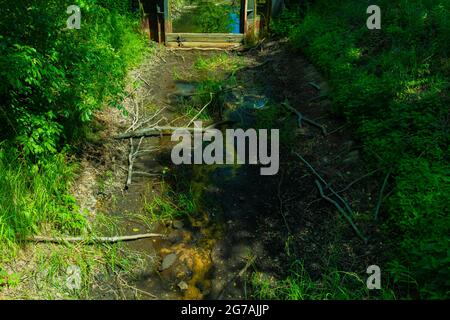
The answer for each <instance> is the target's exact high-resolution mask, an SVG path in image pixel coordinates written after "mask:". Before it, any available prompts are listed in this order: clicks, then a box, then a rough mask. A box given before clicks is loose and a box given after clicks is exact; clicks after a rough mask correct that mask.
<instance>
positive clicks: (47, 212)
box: [0, 147, 85, 242]
mask: <svg viewBox="0 0 450 320" xmlns="http://www.w3.org/2000/svg"><path fill="white" fill-rule="evenodd" d="M73 174H74V166H73V165H71V164H68V163H67V161H66V159H65V156H64V155H63V154H58V155H55V156H53V157H52V158H51V161H48V162H46V163H45V164H40V165H37V164H35V165H30V164H28V163H26V162H25V161H24V160H23V159H21V158H20V157H19V156H18V152H15V151H13V150H12V149H8V148H4V147H3V148H1V149H0V241H7V242H11V241H14V240H16V239H17V238H21V237H25V236H27V235H30V234H32V233H35V232H37V231H38V230H39V229H40V228H42V227H44V226H45V225H46V224H49V225H51V226H52V227H51V228H57V229H59V230H60V231H63V232H79V231H80V230H81V229H82V228H83V227H84V223H85V222H84V221H85V220H84V217H83V215H82V214H80V212H79V210H78V208H77V206H76V203H75V199H74V198H73V197H72V196H70V195H69V193H68V188H69V185H70V182H71V180H72V178H73Z"/></svg>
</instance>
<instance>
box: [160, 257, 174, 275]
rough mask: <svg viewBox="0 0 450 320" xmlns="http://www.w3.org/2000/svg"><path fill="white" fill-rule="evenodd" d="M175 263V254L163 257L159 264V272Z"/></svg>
mask: <svg viewBox="0 0 450 320" xmlns="http://www.w3.org/2000/svg"><path fill="white" fill-rule="evenodd" d="M175 261H177V255H176V254H175V253H170V254H168V255H167V256H165V257H164V259H163V261H162V264H161V269H160V270H161V271H164V270H166V269H169V268H170V267H171V266H172V265H173V264H174V263H175Z"/></svg>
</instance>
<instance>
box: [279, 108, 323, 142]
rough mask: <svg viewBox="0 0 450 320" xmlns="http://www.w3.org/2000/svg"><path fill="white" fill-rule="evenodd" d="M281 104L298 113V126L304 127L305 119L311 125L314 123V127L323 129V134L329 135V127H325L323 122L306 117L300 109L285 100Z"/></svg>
mask: <svg viewBox="0 0 450 320" xmlns="http://www.w3.org/2000/svg"><path fill="white" fill-rule="evenodd" d="M281 105H282V106H284V107H285V108H286V109H288V110H290V111H291V112H293V113H295V114H296V115H297V119H298V120H297V121H298V127H299V128H301V127H302V122H303V121H304V122H306V123H309V124H310V125H312V126H314V127H317V128H319V129H320V130H322V133H323V135H325V136H326V135H327V129H325V127H324V126H322V125H321V124H319V123H317V122H315V121H314V120H311V119H308V118H306V117H305V116H303V114H302V113H301V112H300V111H298V110H296V109H295V108H293V107H291V106H290V105H289V103H287V102H283V103H282V104H281Z"/></svg>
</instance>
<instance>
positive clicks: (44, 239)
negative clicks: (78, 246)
mask: <svg viewBox="0 0 450 320" xmlns="http://www.w3.org/2000/svg"><path fill="white" fill-rule="evenodd" d="M157 237H164V235H163V234H160V233H144V234H136V235H132V236H117V237H93V238H85V237H46V236H32V237H28V238H26V239H25V240H26V241H30V242H49V243H65V242H82V243H85V244H96V243H116V242H122V241H135V240H140V239H146V238H157Z"/></svg>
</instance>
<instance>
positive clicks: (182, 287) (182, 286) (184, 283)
mask: <svg viewBox="0 0 450 320" xmlns="http://www.w3.org/2000/svg"><path fill="white" fill-rule="evenodd" d="M178 287H179V288H180V289H181V290H183V291H184V290H187V289H188V288H189V286H188V284H187V283H186V282H184V281H180V282H179V283H178Z"/></svg>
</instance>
